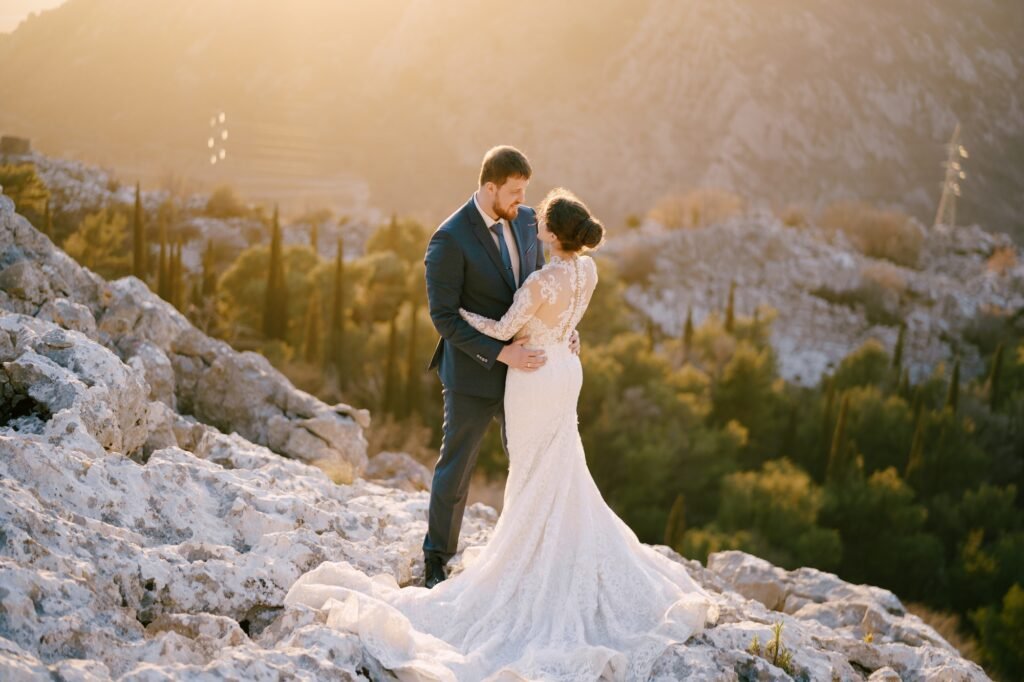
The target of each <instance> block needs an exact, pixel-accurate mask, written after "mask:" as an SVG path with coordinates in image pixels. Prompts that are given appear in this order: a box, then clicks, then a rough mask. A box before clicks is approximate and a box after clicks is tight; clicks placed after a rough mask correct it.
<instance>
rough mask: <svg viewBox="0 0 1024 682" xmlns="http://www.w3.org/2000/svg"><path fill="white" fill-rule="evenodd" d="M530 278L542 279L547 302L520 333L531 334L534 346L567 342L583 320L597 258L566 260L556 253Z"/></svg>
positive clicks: (594, 284) (582, 257) (590, 294)
mask: <svg viewBox="0 0 1024 682" xmlns="http://www.w3.org/2000/svg"><path fill="white" fill-rule="evenodd" d="M531 277H536V278H537V279H538V280H539V284H540V291H541V294H542V298H543V300H544V303H545V304H546V305H543V306H541V307H540V308H539V309H538V310H537V312H536V314H535V315H534V317H533V318H531V319H529V320H527V322H526V324H525V326H524V327H523V331H522V334H520V335H523V336H529V337H530V344H529V345H531V346H543V345H551V344H565V343H568V341H569V337H570V336H571V335H572V332H573V330H574V329H575V328H576V325H578V324H579V322H580V320H581V319H583V314H584V313H585V312H586V311H587V306H589V305H590V299H591V296H592V295H593V292H594V287H595V286H596V285H597V268H596V266H595V263H594V259H593V258H591V257H589V256H574V257H571V258H566V259H561V258H558V257H557V256H554V257H552V258H551V261H550V262H548V263H547V264H546V265H545V266H544V267H543V268H541V269H540V270H538V271H536V272H534V273H533V275H531ZM524 284H526V283H525V282H524Z"/></svg>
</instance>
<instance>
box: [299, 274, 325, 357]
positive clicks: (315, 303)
mask: <svg viewBox="0 0 1024 682" xmlns="http://www.w3.org/2000/svg"><path fill="white" fill-rule="evenodd" d="M303 327H304V329H303V339H302V340H303V347H302V356H303V359H304V360H305V361H306V362H308V363H310V364H313V363H315V362H316V361H317V359H319V357H320V333H321V329H320V327H321V324H320V290H319V289H317V288H316V286H314V287H313V293H312V295H311V296H310V297H309V304H308V306H307V308H306V324H305V325H303Z"/></svg>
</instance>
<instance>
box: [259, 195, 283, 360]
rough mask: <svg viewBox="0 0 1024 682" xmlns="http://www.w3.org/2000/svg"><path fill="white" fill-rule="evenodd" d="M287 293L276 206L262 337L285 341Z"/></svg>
mask: <svg viewBox="0 0 1024 682" xmlns="http://www.w3.org/2000/svg"><path fill="white" fill-rule="evenodd" d="M287 306H288V292H287V284H286V282H285V273H284V254H283V253H282V247H281V223H280V220H279V216H278V209H277V205H276V204H275V205H274V218H273V224H272V225H271V232H270V264H269V267H268V268H267V289H266V292H265V294H264V297H263V336H264V337H265V338H267V339H279V340H281V341H285V340H286V336H287V331H288V308H287Z"/></svg>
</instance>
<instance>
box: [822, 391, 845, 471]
mask: <svg viewBox="0 0 1024 682" xmlns="http://www.w3.org/2000/svg"><path fill="white" fill-rule="evenodd" d="M849 409H850V394H849V393H846V392H844V393H843V399H842V401H841V402H840V403H839V416H838V417H837V418H836V430H835V431H834V432H833V434H832V446H831V448H829V453H828V470H827V472H826V474H825V478H826V480H827V481H829V482H833V483H834V482H836V481H838V480H839V479H840V478H842V477H843V476H844V475H845V474H846V473H847V465H848V464H849V462H848V461H847V459H848V456H847V455H848V451H849V449H850V447H849V443H848V442H847V439H846V433H845V432H846V413H847V412H848V411H849Z"/></svg>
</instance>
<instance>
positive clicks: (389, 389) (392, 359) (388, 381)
mask: <svg viewBox="0 0 1024 682" xmlns="http://www.w3.org/2000/svg"><path fill="white" fill-rule="evenodd" d="M390 327H391V329H390V331H389V333H388V361H387V368H386V371H385V375H384V404H383V405H382V406H381V408H382V410H383V411H384V412H389V413H391V414H394V413H395V403H396V401H397V398H398V312H397V311H396V312H395V314H394V316H392V318H391V325H390Z"/></svg>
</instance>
